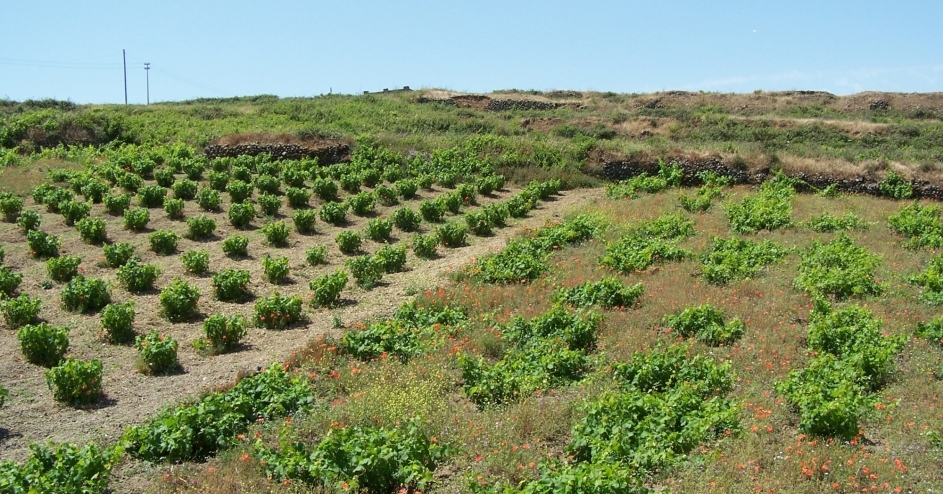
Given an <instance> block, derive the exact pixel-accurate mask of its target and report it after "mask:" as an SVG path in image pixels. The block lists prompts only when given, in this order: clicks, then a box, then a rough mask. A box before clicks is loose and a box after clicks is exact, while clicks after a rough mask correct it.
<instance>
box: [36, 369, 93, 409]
mask: <svg viewBox="0 0 943 494" xmlns="http://www.w3.org/2000/svg"><path fill="white" fill-rule="evenodd" d="M46 384H47V385H48V386H49V389H50V390H52V395H53V398H55V400H56V401H60V402H63V403H68V404H70V405H83V404H88V403H94V402H96V401H98V399H99V398H101V396H102V363H101V361H100V360H91V361H89V362H84V361H81V360H73V359H68V360H66V361H65V362H63V363H62V364H61V365H59V366H58V367H53V368H52V369H49V370H47V371H46Z"/></svg>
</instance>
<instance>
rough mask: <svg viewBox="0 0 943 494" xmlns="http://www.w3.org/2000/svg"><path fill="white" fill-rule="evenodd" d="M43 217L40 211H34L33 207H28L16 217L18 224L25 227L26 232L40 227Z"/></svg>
mask: <svg viewBox="0 0 943 494" xmlns="http://www.w3.org/2000/svg"><path fill="white" fill-rule="evenodd" d="M40 223H42V219H41V218H40V216H39V213H37V212H36V211H33V210H32V209H27V210H26V211H23V212H22V213H20V215H19V217H17V218H16V224H17V225H19V226H20V228H22V229H23V231H24V232H30V231H33V230H36V229H38V228H39V225H40Z"/></svg>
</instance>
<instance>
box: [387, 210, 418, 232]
mask: <svg viewBox="0 0 943 494" xmlns="http://www.w3.org/2000/svg"><path fill="white" fill-rule="evenodd" d="M391 218H392V220H393V224H394V225H396V228H399V229H400V230H402V231H404V232H414V231H416V230H418V229H419V224H420V223H421V222H422V216H421V215H420V214H419V213H417V212H416V211H414V210H412V209H409V208H400V209H397V210H396V211H393V215H392V217H391Z"/></svg>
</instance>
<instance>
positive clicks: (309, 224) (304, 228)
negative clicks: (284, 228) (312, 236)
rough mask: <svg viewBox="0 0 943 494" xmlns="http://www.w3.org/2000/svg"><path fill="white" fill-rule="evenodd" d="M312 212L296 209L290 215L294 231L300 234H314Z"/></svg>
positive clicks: (313, 215)
mask: <svg viewBox="0 0 943 494" xmlns="http://www.w3.org/2000/svg"><path fill="white" fill-rule="evenodd" d="M314 220H315V214H314V211H312V210H310V209H297V210H295V212H294V213H292V214H291V221H292V222H293V223H294V224H295V231H297V232H298V233H301V234H307V233H314Z"/></svg>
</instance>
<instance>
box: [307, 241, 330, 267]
mask: <svg viewBox="0 0 943 494" xmlns="http://www.w3.org/2000/svg"><path fill="white" fill-rule="evenodd" d="M305 260H306V261H308V264H310V265H312V266H318V265H321V264H327V247H325V246H323V245H315V246H314V247H311V248H310V249H308V250H307V251H306V252H305Z"/></svg>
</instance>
